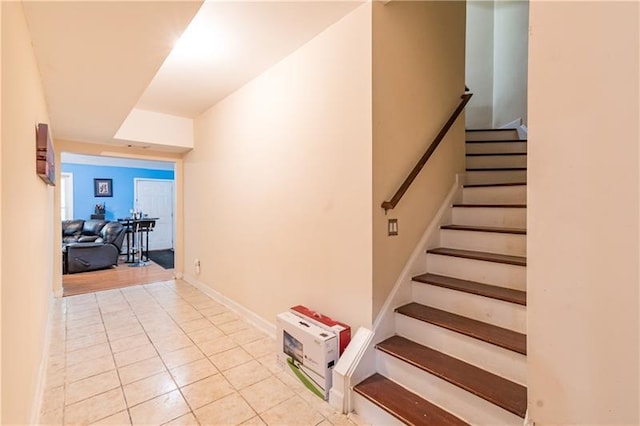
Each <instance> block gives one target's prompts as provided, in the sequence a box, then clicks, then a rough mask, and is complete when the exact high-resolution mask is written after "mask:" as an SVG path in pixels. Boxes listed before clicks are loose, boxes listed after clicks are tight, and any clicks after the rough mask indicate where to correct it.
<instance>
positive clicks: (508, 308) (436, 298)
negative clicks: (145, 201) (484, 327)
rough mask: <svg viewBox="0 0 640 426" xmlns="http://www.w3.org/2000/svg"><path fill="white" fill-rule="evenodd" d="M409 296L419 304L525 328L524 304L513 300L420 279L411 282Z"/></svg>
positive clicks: (476, 318)
mask: <svg viewBox="0 0 640 426" xmlns="http://www.w3.org/2000/svg"><path fill="white" fill-rule="evenodd" d="M412 296H413V297H412V300H413V301H414V302H417V303H420V304H422V305H426V306H431V307H433V308H437V309H440V310H443V311H447V312H451V313H453V314H458V315H462V316H464V317H467V318H471V319H475V320H478V321H482V322H486V323H488V324H493V325H496V326H498V327H502V328H508V329H509V330H513V331H517V332H518V333H526V332H527V308H526V307H525V306H522V305H518V304H516V303H511V302H505V301H503V300H496V299H492V298H490V297H484V296H478V295H476V294H470V293H465V292H463V291H457V290H452V289H449V288H444V287H438V286H434V285H430V284H425V283H420V282H413V283H412Z"/></svg>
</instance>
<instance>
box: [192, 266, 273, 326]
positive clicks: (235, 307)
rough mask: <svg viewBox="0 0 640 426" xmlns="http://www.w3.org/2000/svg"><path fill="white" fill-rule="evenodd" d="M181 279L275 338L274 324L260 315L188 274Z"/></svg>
mask: <svg viewBox="0 0 640 426" xmlns="http://www.w3.org/2000/svg"><path fill="white" fill-rule="evenodd" d="M182 279H183V280H184V281H186V282H188V283H189V284H191V285H192V286H194V287H196V288H198V289H199V290H200V291H202V292H203V293H204V294H206V295H207V296H209V297H211V298H212V299H214V300H216V301H218V302H220V303H222V304H223V305H225V306H226V307H227V308H229V309H230V310H232V311H233V312H235V313H237V314H238V315H240V316H241V317H243V318H244V319H245V320H246V321H247V322H249V323H251V324H253V325H254V326H255V327H256V328H258V329H259V330H261V331H263V332H265V333H267V335H269V336H270V337H271V338H273V339H275V338H276V325H275V324H274V323H271V322H269V321H267V320H265V319H264V318H262V317H261V316H260V315H258V314H256V313H255V312H253V311H252V310H250V309H247V308H246V307H244V306H242V305H241V304H239V303H238V302H236V301H234V300H232V299H230V298H228V297H226V296H224V295H222V294H221V293H219V292H218V291H216V290H214V289H213V288H211V287H210V286H208V285H207V284H205V283H203V282H202V281H199V280H197V279H196V278H195V277H194V276H192V275H190V274H184V276H183V278H182Z"/></svg>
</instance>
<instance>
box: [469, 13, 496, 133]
mask: <svg viewBox="0 0 640 426" xmlns="http://www.w3.org/2000/svg"><path fill="white" fill-rule="evenodd" d="M493 6H494V2H493V1H468V2H467V33H466V49H465V57H466V59H465V65H466V71H465V72H466V76H465V82H466V84H467V85H468V86H469V89H470V90H471V92H472V93H473V97H472V98H471V100H470V101H469V103H468V104H467V108H466V110H465V111H466V115H465V118H466V126H467V128H469V129H482V128H489V127H492V126H493V15H494V7H493Z"/></svg>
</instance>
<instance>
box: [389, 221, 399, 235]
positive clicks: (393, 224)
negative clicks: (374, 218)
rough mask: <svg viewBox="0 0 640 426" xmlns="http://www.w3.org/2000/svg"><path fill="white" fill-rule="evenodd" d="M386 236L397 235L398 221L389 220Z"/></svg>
mask: <svg viewBox="0 0 640 426" xmlns="http://www.w3.org/2000/svg"><path fill="white" fill-rule="evenodd" d="M387 235H389V236H390V237H392V236H395V235H398V219H389V222H388V224H387Z"/></svg>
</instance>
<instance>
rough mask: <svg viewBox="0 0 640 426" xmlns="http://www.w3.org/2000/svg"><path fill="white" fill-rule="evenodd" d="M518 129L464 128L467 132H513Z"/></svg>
mask: <svg viewBox="0 0 640 426" xmlns="http://www.w3.org/2000/svg"><path fill="white" fill-rule="evenodd" d="M517 130H518V129H514V128H502V127H501V128H498V129H492V128H480V129H464V131H465V132H513V131H517Z"/></svg>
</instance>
